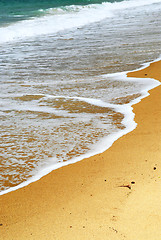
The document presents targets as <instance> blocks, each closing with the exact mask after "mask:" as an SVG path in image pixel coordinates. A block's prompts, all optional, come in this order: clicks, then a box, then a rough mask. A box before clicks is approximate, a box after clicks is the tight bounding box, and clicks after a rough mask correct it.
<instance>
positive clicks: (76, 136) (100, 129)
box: [0, 0, 161, 194]
mask: <svg viewBox="0 0 161 240" xmlns="http://www.w3.org/2000/svg"><path fill="white" fill-rule="evenodd" d="M160 23H161V0H146V1H145V0H125V1H99V0H98V1H97V0H96V1H94V0H91V1H90V0H89V1H87V0H84V1H74V0H70V1H68V0H57V1H56V0H48V1H47V0H42V1H40V0H33V1H31V0H26V1H24V0H23V1H22V0H10V1H2V0H0V72H1V75H0V125H1V131H0V149H1V152H0V191H1V193H0V194H3V193H5V192H7V191H11V190H14V189H17V188H19V187H21V186H24V185H26V184H28V183H30V182H32V181H35V180H37V179H39V178H40V177H41V176H43V175H44V174H47V173H48V172H50V171H51V170H53V169H56V168H58V167H62V166H64V165H67V164H70V163H74V162H76V161H79V160H81V159H83V158H84V157H87V156H91V155H93V154H96V153H99V152H102V151H104V150H105V149H107V148H108V147H110V146H111V145H112V143H113V142H114V141H115V140H117V139H118V138H119V137H120V136H122V135H124V134H127V133H128V132H129V131H132V130H133V129H134V128H135V127H136V123H135V122H134V120H133V118H134V114H133V113H132V105H133V104H135V103H136V102H138V101H140V99H141V98H143V97H145V96H147V95H148V93H147V91H148V90H149V89H151V88H153V87H156V86H157V85H158V82H157V81H155V80H152V79H133V78H128V79H127V77H126V72H127V71H130V70H134V69H136V68H140V67H141V66H142V64H143V63H148V62H151V61H153V60H155V59H156V58H158V57H159V56H160V54H161V40H160V39H161V31H160V29H161V28H160V27H161V24H160Z"/></svg>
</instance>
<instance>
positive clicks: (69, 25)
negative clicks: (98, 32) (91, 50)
mask: <svg viewBox="0 0 161 240" xmlns="http://www.w3.org/2000/svg"><path fill="white" fill-rule="evenodd" d="M160 2H161V0H146V1H145V0H125V1H121V2H114V3H110V2H105V3H102V4H91V5H87V6H75V5H73V6H66V10H65V9H63V8H62V9H59V10H58V9H57V8H55V9H53V10H50V14H49V12H47V14H46V15H44V16H41V17H35V18H31V19H28V20H23V21H18V22H16V23H12V24H11V25H9V26H7V27H1V28H0V36H1V37H0V43H1V44H2V43H6V42H12V41H19V40H21V39H26V38H33V37H35V36H40V35H46V34H53V33H57V32H60V31H64V30H67V29H73V28H78V27H83V26H85V25H88V24H91V23H94V22H98V21H101V20H103V19H106V18H112V17H115V16H117V12H118V11H122V10H123V9H133V8H137V7H141V6H148V5H151V4H157V3H160ZM55 11H56V12H57V11H58V12H59V13H58V14H56V12H55ZM53 23H54V24H53Z"/></svg>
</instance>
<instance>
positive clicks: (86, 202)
mask: <svg viewBox="0 0 161 240" xmlns="http://www.w3.org/2000/svg"><path fill="white" fill-rule="evenodd" d="M160 69H161V61H159V62H154V63H151V64H150V66H149V67H147V68H145V69H142V70H139V71H133V72H131V73H128V77H139V78H140V77H141V78H144V77H149V78H155V79H157V80H160V81H161V70H160ZM145 74H146V75H145ZM160 96H161V86H158V87H157V88H155V89H152V90H150V95H149V96H148V97H147V98H144V99H142V101H141V102H140V103H139V104H136V105H134V112H135V121H136V122H137V124H138V126H137V127H136V129H135V130H134V131H132V132H130V133H128V134H126V135H124V136H122V137H121V138H119V139H118V140H117V141H115V142H114V144H113V145H112V147H111V148H109V149H108V150H106V151H105V152H104V153H101V154H98V155H94V156H92V157H90V158H89V159H84V160H82V161H80V162H77V163H75V164H72V165H67V166H65V167H63V168H59V169H57V170H55V171H54V172H52V173H50V174H48V175H46V176H44V177H42V178H41V179H40V180H39V181H37V182H34V183H31V184H30V185H28V186H26V187H24V188H21V189H19V190H17V191H13V192H10V193H8V194H5V195H2V196H0V205H1V206H3V208H2V209H0V221H1V222H0V230H1V233H2V239H4V240H5V239H7V240H10V239H14V240H18V239H23V240H24V239H38V238H39V239H43V240H44V239H56V240H59V239H60V240H64V239H67V240H68V239H73V237H74V239H78V240H80V239H81V240H82V239H108V238H109V239H110V240H112V239H126V238H127V239H131V240H132V239H133V240H135V239H136V240H137V239H142V240H143V239H149V240H150V239H153V240H155V239H156V240H158V239H159V237H160V235H161V230H160V225H161V207H160V201H161V197H160V192H159V191H158V189H159V188H160V187H161V180H160V178H161V174H160V172H159V169H160V168H161V164H160V152H161V149H160V141H159V140H160V133H161V131H160V130H161V124H160V119H161V113H160V107H161V106H160V105H161V104H160V103H161V97H160ZM159 174H160V175H159ZM132 182H133V184H132ZM123 186H124V187H123ZM127 186H130V188H129V187H127Z"/></svg>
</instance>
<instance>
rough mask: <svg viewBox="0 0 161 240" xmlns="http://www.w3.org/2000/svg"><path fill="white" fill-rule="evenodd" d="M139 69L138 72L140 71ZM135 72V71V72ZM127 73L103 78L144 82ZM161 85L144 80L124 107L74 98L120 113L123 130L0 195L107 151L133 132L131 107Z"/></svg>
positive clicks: (133, 122) (134, 126)
mask: <svg viewBox="0 0 161 240" xmlns="http://www.w3.org/2000/svg"><path fill="white" fill-rule="evenodd" d="M160 59H161V58H159V59H157V60H156V61H158V60H160ZM149 65H150V63H147V64H144V66H143V67H141V68H140V69H143V68H146V67H148V66H149ZM140 69H139V70H140ZM135 71H136V70H135ZM126 75H127V72H122V73H114V74H107V75H105V76H104V77H114V78H115V79H119V80H120V81H134V82H145V79H143V78H131V77H128V78H127V76H126ZM159 85H161V84H160V82H159V81H157V80H155V79H151V78H146V86H145V87H144V88H143V89H142V90H141V96H140V97H138V98H136V99H135V100H132V101H131V102H130V103H127V104H124V105H116V104H109V103H106V102H104V101H102V100H99V99H90V98H82V97H75V99H77V100H80V101H85V102H88V103H89V104H91V105H96V106H101V107H111V108H113V109H115V110H116V111H117V112H120V113H122V114H123V115H124V118H123V120H122V123H123V124H124V126H125V128H124V129H120V130H119V131H118V132H116V133H111V134H110V135H109V136H107V137H104V138H102V139H101V140H100V141H99V143H97V144H96V145H93V148H92V149H91V150H90V151H88V152H87V153H86V154H82V155H81V156H79V157H74V158H72V159H71V160H68V161H67V162H56V161H55V160H54V159H53V161H52V164H49V165H48V166H47V167H45V168H41V169H39V172H38V173H37V174H36V175H34V176H33V177H31V178H29V179H28V180H27V181H25V182H23V183H21V184H19V185H17V186H15V187H11V188H9V189H7V190H4V191H1V192H0V195H3V194H6V193H8V192H11V191H14V190H17V189H19V188H22V187H25V186H27V185H28V184H30V183H32V182H35V181H37V180H39V179H40V178H42V177H43V176H44V175H47V174H48V173H50V172H51V171H53V170H55V169H58V168H60V167H63V166H67V165H69V164H73V163H76V162H78V161H81V160H82V159H84V158H88V157H91V156H93V155H96V154H99V153H102V152H104V151H105V150H107V149H108V148H109V147H111V146H112V144H113V143H114V142H115V141H116V140H117V139H118V138H120V137H122V136H123V135H126V134H127V133H129V132H131V131H133V130H134V129H135V128H136V126H137V123H136V122H135V121H134V116H135V114H134V113H133V107H132V105H134V104H136V103H138V102H140V101H141V99H143V98H145V97H147V96H148V95H149V93H148V91H149V90H151V89H153V88H155V87H157V86H159ZM47 97H48V98H51V97H53V98H54V96H47ZM55 97H56V98H62V97H63V96H55Z"/></svg>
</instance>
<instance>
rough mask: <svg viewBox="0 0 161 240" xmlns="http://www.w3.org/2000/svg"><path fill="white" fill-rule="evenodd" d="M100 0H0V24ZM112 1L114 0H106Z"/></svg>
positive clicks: (99, 0) (100, 0)
mask: <svg viewBox="0 0 161 240" xmlns="http://www.w3.org/2000/svg"><path fill="white" fill-rule="evenodd" d="M102 2H106V1H102V0H82V1H81V0H80V1H72V0H70V1H69V0H48V1H47V0H41V1H40V0H4V1H2V0H0V25H2V24H8V23H12V22H16V21H21V20H26V19H29V18H32V17H37V16H41V15H42V11H40V10H46V9H49V8H58V7H62V8H63V7H64V6H70V5H81V6H83V5H88V4H101V3H102ZM107 2H114V1H112V0H111V1H107ZM117 2H119V1H117Z"/></svg>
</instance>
